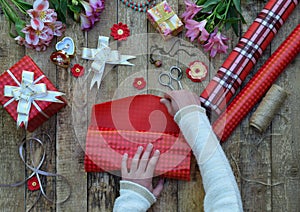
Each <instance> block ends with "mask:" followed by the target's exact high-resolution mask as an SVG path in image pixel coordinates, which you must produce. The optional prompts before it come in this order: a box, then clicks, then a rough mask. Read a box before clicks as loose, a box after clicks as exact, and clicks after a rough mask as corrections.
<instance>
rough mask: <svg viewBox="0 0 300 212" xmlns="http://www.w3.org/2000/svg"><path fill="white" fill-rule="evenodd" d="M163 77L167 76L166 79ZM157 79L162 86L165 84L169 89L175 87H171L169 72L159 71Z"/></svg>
mask: <svg viewBox="0 0 300 212" xmlns="http://www.w3.org/2000/svg"><path fill="white" fill-rule="evenodd" d="M163 77H165V78H167V81H166V80H163V79H162V78H163ZM158 81H159V83H160V84H161V85H163V86H167V87H169V88H170V89H171V90H175V88H174V87H173V85H172V77H171V75H170V73H161V74H160V75H159V77H158Z"/></svg>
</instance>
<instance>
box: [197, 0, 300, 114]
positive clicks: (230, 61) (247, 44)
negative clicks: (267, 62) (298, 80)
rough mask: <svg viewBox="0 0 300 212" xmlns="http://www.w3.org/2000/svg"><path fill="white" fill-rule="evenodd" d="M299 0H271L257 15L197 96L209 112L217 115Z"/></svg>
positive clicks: (223, 108)
mask: <svg viewBox="0 0 300 212" xmlns="http://www.w3.org/2000/svg"><path fill="white" fill-rule="evenodd" d="M297 4H298V0H270V1H269V2H268V3H267V4H266V6H265V7H264V9H263V10H262V11H261V12H260V13H259V14H258V16H257V18H256V19H255V21H254V22H253V23H252V25H251V26H250V27H249V29H248V30H247V32H246V33H245V34H244V36H243V37H242V38H241V39H240V41H239V42H238V44H237V45H236V47H235V48H234V49H233V51H232V52H231V53H230V55H229V57H228V58H227V59H226V60H225V62H224V63H223V65H222V66H221V68H220V69H219V70H218V71H217V74H216V75H215V76H214V78H213V79H212V80H211V81H210V83H209V84H208V85H207V87H206V88H205V90H204V91H203V92H202V94H201V96H200V100H201V103H202V106H203V107H205V108H206V110H207V111H208V112H209V113H212V114H217V115H220V114H221V113H222V112H223V111H224V110H225V108H226V106H227V103H228V102H229V101H230V100H231V98H232V97H233V96H234V94H235V92H236V91H237V90H238V88H239V87H240V85H241V84H242V82H243V81H244V80H245V78H246V77H247V75H248V74H249V72H250V71H251V69H252V68H253V66H254V65H255V64H256V62H257V60H258V59H259V58H260V57H261V56H262V53H263V51H264V50H265V49H266V48H267V46H268V45H269V43H270V42H271V40H272V39H273V38H274V36H275V34H276V33H277V31H278V30H279V29H280V27H281V26H282V25H283V23H284V22H285V20H286V19H287V18H288V16H289V15H290V14H291V13H292V11H293V10H294V8H295V7H296V5H297Z"/></svg>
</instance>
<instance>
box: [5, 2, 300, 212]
mask: <svg viewBox="0 0 300 212" xmlns="http://www.w3.org/2000/svg"><path fill="white" fill-rule="evenodd" d="M168 2H169V3H170V5H171V6H172V7H173V9H174V10H175V11H176V12H177V13H178V14H182V13H183V11H184V9H185V6H184V1H183V0H169V1H168ZM265 3H266V1H262V0H247V1H246V0H242V9H243V14H244V17H245V18H246V20H247V24H246V25H241V27H240V29H239V33H240V35H242V34H243V33H244V32H245V31H246V30H247V28H248V27H249V26H250V24H251V23H252V21H253V20H254V19H255V17H256V16H257V14H258V13H259V12H260V11H261V10H262V8H263V6H264V5H265ZM299 14H300V8H299V6H298V7H297V8H296V9H295V11H294V12H293V14H292V15H291V16H290V17H289V18H288V20H287V22H286V23H285V24H284V26H283V27H282V29H280V30H279V32H278V34H277V36H276V37H275V39H274V40H273V41H272V43H271V44H270V45H269V47H268V48H267V50H266V51H265V53H264V55H263V56H262V58H261V59H260V60H259V61H258V63H257V65H256V66H255V68H254V69H253V71H252V72H251V76H252V75H253V74H254V73H255V72H256V71H257V70H258V68H260V67H261V66H262V64H263V63H264V62H265V61H266V60H267V58H269V56H270V55H271V53H272V52H274V50H275V49H276V48H277V47H278V46H279V45H280V44H281V43H282V42H283V41H284V39H285V38H286V37H287V35H288V34H289V33H290V32H291V31H292V30H293V29H294V28H295V26H296V25H297V24H298V23H299V22H300V16H299ZM118 22H123V23H126V24H127V25H128V26H129V28H130V30H131V35H132V36H131V37H130V38H129V39H128V40H127V41H123V42H118V43H117V42H115V41H113V39H112V38H111V47H112V48H113V49H117V48H118V49H119V50H120V51H121V52H122V53H123V54H132V55H136V56H137V58H136V59H135V60H132V62H133V63H134V64H135V66H133V67H128V66H116V67H113V68H107V69H106V71H105V74H104V78H103V81H102V84H101V87H100V89H97V88H95V87H94V88H93V89H92V90H90V89H89V85H90V81H91V77H89V78H88V79H87V81H86V80H85V77H81V78H78V79H76V78H75V77H73V76H72V75H71V73H70V69H62V68H59V67H56V66H55V65H54V64H52V63H51V62H50V60H49V56H50V54H51V53H52V52H53V51H54V46H55V42H56V41H53V42H52V44H51V46H50V47H49V48H48V49H47V50H46V51H45V52H35V51H33V50H29V49H25V48H23V47H21V46H18V45H17V44H15V41H14V40H13V39H12V38H10V37H9V35H8V33H7V31H8V27H9V26H8V22H7V21H6V20H5V17H4V14H3V13H0V33H1V40H0V65H1V69H2V71H5V70H7V69H8V68H9V67H11V66H12V65H13V64H14V63H16V62H17V61H18V60H19V59H21V58H22V57H23V56H24V55H29V56H30V57H32V58H33V60H34V61H35V62H36V63H37V64H38V66H39V67H40V68H41V69H42V70H43V71H44V73H45V74H46V76H47V77H48V78H49V79H50V80H51V81H52V82H53V84H54V85H55V86H56V87H57V88H58V89H59V90H60V91H62V92H64V93H65V94H66V95H65V98H66V99H67V101H68V105H67V107H65V108H64V109H62V110H61V111H60V112H58V113H57V115H55V116H53V117H51V118H50V120H48V121H47V122H46V123H44V124H43V125H42V126H40V127H39V128H38V129H37V130H36V131H35V132H34V133H29V132H26V131H25V130H23V129H16V123H15V122H14V121H13V120H12V118H11V117H10V116H9V115H8V113H7V112H6V111H5V110H4V109H3V107H1V110H0V126H1V127H0V152H1V154H0V161H1V162H0V170H1V171H0V183H2V184H3V183H13V182H17V181H21V180H22V179H24V178H25V176H28V175H29V174H30V173H31V172H30V170H28V169H27V168H26V167H25V165H24V163H23V162H22V161H21V159H20V157H19V154H18V146H19V145H20V143H21V141H22V139H23V138H25V137H26V138H29V137H31V136H36V135H38V134H40V133H47V134H49V135H50V137H51V138H52V140H53V141H52V143H49V142H46V143H47V145H46V146H45V151H46V161H45V162H44V164H43V167H42V168H43V169H44V170H46V171H48V172H54V173H58V174H61V175H63V176H65V177H66V178H67V180H68V181H69V183H70V184H71V186H72V191H71V196H70V198H69V199H68V201H67V202H65V203H63V204H53V203H51V202H49V201H47V200H46V199H45V198H44V197H41V198H40V199H39V200H38V202H37V203H36V204H35V205H34V207H33V209H32V211H101V212H102V211H112V208H113V204H114V201H115V199H116V197H118V195H119V180H120V178H119V177H118V176H114V175H111V174H107V173H86V172H85V171H84V165H83V157H84V148H85V146H84V145H85V135H86V132H87V127H88V125H89V119H90V111H91V107H92V105H94V104H96V103H101V102H105V101H109V100H112V99H118V98H121V97H126V96H131V95H135V94H140V93H151V94H155V95H159V96H161V95H163V93H164V92H165V91H168V88H164V87H162V86H160V85H159V84H158V82H157V75H158V74H159V73H160V72H161V71H162V70H166V69H168V68H169V67H170V66H171V65H178V66H180V67H181V68H182V69H184V70H185V69H186V66H187V65H188V64H189V63H190V62H192V61H194V60H196V59H199V60H202V61H203V62H205V63H206V64H207V65H208V66H209V76H208V78H207V79H206V80H205V81H204V82H203V83H193V82H191V81H190V80H188V79H187V77H186V76H184V78H183V86H184V87H185V88H186V89H189V90H193V91H194V92H196V93H198V94H200V93H201V92H202V91H203V89H204V88H205V86H206V85H207V83H208V82H209V80H210V79H211V78H212V77H213V76H214V74H215V72H216V70H217V69H218V67H220V66H221V64H222V63H223V61H224V60H225V59H226V57H227V56H228V54H227V55H226V54H224V55H219V56H217V57H215V58H209V57H208V54H207V53H205V52H204V51H203V49H202V48H201V47H200V48H198V47H197V46H196V45H193V44H191V43H190V42H188V40H187V39H186V38H185V36H184V33H181V34H180V35H179V36H178V37H177V38H173V39H171V40H169V41H163V40H162V38H161V37H160V36H159V35H158V34H157V33H156V31H155V30H154V28H153V27H152V26H151V25H150V23H149V22H148V21H147V20H146V16H145V14H144V13H139V12H134V11H133V10H131V9H129V8H127V7H125V6H124V5H123V4H122V3H121V1H119V0H112V1H108V0H107V1H106V9H105V10H104V12H103V13H102V15H101V21H100V22H99V23H97V24H96V26H95V27H94V28H93V29H92V30H91V31H89V32H82V31H81V30H80V27H79V25H78V24H76V23H74V22H72V21H71V20H68V27H67V30H66V32H65V36H70V37H72V38H73V39H74V41H75V44H76V49H77V53H76V56H75V57H74V58H73V59H72V63H73V64H75V63H79V64H82V65H84V66H85V68H86V69H88V68H89V67H90V64H91V63H90V62H87V61H85V60H83V59H81V55H80V54H81V50H82V48H83V47H90V48H95V47H96V45H97V39H98V36H99V35H103V36H110V27H111V26H112V25H113V24H115V23H118ZM226 35H227V36H228V37H229V38H230V43H229V51H228V52H230V51H231V50H232V48H233V47H234V46H235V45H236V43H237V42H238V37H236V36H235V35H234V34H233V32H232V31H227V32H226ZM152 51H153V53H154V55H155V58H156V59H162V61H163V67H161V68H160V69H155V67H154V66H153V65H152V64H150V63H149V55H148V54H149V53H150V52H152ZM299 67H300V57H299V56H298V57H297V58H296V60H295V61H294V62H293V63H292V64H290V65H289V67H288V68H287V69H286V70H285V72H284V73H283V74H281V76H280V77H279V79H278V80H277V82H276V84H278V85H280V86H281V87H283V88H284V89H285V90H286V91H287V92H288V93H289V95H288V98H287V100H286V101H285V103H284V104H283V106H282V108H281V109H280V111H279V113H278V114H277V115H276V116H275V118H274V119H273V121H272V123H271V125H270V127H269V128H268V129H267V131H266V132H265V133H263V134H259V133H257V132H255V130H253V129H252V128H250V127H249V116H248V117H247V118H246V119H244V121H243V122H242V123H241V124H240V125H239V126H238V128H237V129H236V130H235V131H234V133H233V134H232V136H231V137H230V138H229V139H228V141H227V142H226V143H224V144H222V146H223V148H224V151H225V152H226V154H227V156H228V158H229V161H230V163H231V165H232V168H233V170H234V173H235V176H236V179H237V182H238V184H239V188H240V191H241V194H242V200H243V206H244V210H245V211H291V212H296V211H300V195H299V194H300V173H299V168H300V167H299V160H300V142H299V137H300V125H299V122H300V107H299V104H300V100H299V93H300V68H299ZM251 76H249V78H248V79H250V77H251ZM136 77H144V78H145V79H146V81H147V87H146V89H143V90H137V89H135V88H133V86H132V82H133V79H134V78H136ZM252 112H253V111H252ZM252 112H251V113H252ZM43 139H45V138H43ZM191 170H192V173H191V181H190V182H186V181H177V180H166V183H165V188H164V190H163V192H162V194H161V197H160V198H159V199H158V201H157V203H156V204H155V205H154V206H153V207H152V208H151V209H150V211H172V212H173V211H202V210H203V197H204V192H203V188H202V183H201V177H200V174H199V170H198V167H197V165H196V163H195V159H192V166H191ZM45 189H46V192H47V194H55V195H56V197H57V199H58V200H61V199H63V198H64V196H65V195H66V193H67V190H68V188H67V186H66V185H64V184H61V183H59V182H57V181H56V180H55V179H51V178H49V177H47V179H46V180H45ZM37 196H38V191H36V192H31V191H28V190H27V188H26V186H25V185H22V186H19V187H12V188H6V187H2V188H0V210H1V211H26V210H28V209H29V208H31V206H32V204H34V202H35V200H36V198H37Z"/></svg>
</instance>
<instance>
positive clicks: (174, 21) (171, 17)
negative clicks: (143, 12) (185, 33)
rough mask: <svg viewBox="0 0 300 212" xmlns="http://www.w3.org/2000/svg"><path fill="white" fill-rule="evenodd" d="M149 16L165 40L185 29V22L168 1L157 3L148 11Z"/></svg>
mask: <svg viewBox="0 0 300 212" xmlns="http://www.w3.org/2000/svg"><path fill="white" fill-rule="evenodd" d="M147 18H148V20H149V21H150V22H151V24H152V25H153V26H154V27H155V28H156V29H157V30H158V31H159V33H160V34H161V35H162V36H163V38H164V39H165V40H167V39H168V38H170V37H172V36H176V35H177V34H178V33H179V32H181V31H182V30H183V23H182V22H181V20H180V19H179V17H178V16H177V15H176V14H175V12H174V11H173V10H172V8H171V7H170V6H169V4H168V3H167V1H163V2H161V3H159V4H157V5H156V6H155V7H153V8H151V9H149V10H148V11H147Z"/></svg>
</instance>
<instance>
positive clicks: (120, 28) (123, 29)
mask: <svg viewBox="0 0 300 212" xmlns="http://www.w3.org/2000/svg"><path fill="white" fill-rule="evenodd" d="M110 30H111V33H110V35H111V36H113V38H114V39H115V40H126V39H127V37H128V36H129V35H130V30H129V29H128V26H127V25H126V24H123V23H122V22H120V23H118V24H114V25H113V26H112V28H110Z"/></svg>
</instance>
